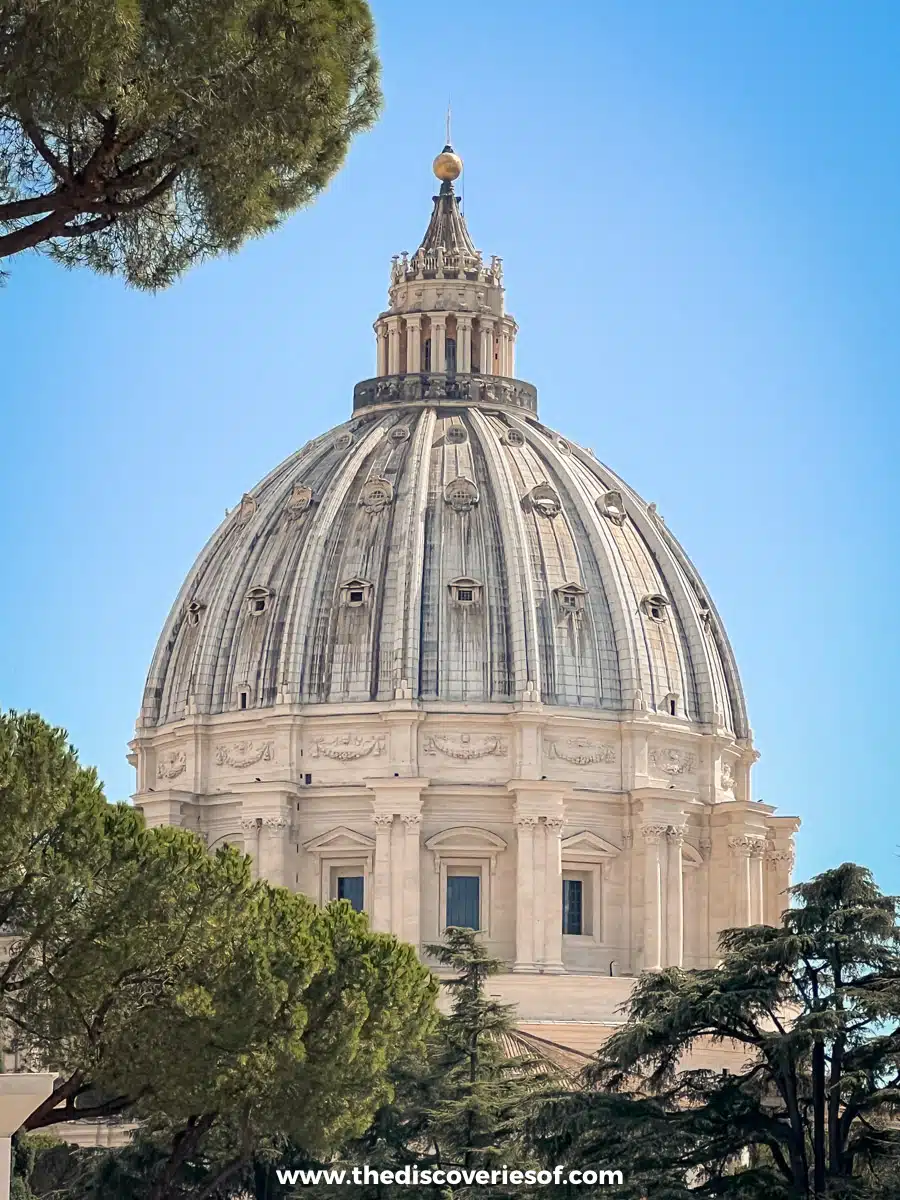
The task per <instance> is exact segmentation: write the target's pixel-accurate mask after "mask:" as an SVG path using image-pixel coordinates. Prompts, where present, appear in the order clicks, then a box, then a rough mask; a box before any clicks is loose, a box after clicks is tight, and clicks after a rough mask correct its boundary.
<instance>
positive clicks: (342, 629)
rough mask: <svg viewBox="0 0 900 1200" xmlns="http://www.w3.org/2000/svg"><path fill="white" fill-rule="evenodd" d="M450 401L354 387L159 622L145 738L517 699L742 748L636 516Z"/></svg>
mask: <svg viewBox="0 0 900 1200" xmlns="http://www.w3.org/2000/svg"><path fill="white" fill-rule="evenodd" d="M459 390H460V389H459V387H458V386H453V381H451V386H450V387H449V388H448V386H447V385H446V381H441V386H439V387H437V388H432V391H434V392H436V393H438V394H436V395H433V396H421V397H418V396H417V397H413V396H412V395H409V396H406V395H404V393H403V389H402V388H395V387H391V386H388V387H384V386H382V388H381V393H380V394H379V393H378V382H377V381H375V383H374V384H372V385H371V386H367V385H366V384H363V385H360V386H359V387H358V388H357V395H356V404H357V413H356V415H355V416H354V419H353V420H351V421H349V422H348V423H346V424H344V425H340V426H338V427H337V428H335V429H333V430H331V431H330V432H328V433H326V434H324V435H323V436H321V437H318V438H316V439H315V440H313V441H311V442H309V443H308V444H307V445H306V446H304V447H303V448H302V449H301V450H299V451H298V452H297V453H296V454H294V455H292V456H291V457H290V458H288V459H287V460H286V461H285V462H284V463H282V464H281V466H279V467H277V468H276V469H275V470H274V471H273V472H272V473H271V474H270V475H268V476H267V477H266V478H265V479H264V480H263V481H262V482H261V483H260V484H259V485H258V486H257V487H255V488H254V489H253V490H252V491H251V492H249V493H248V494H247V495H246V496H245V497H244V499H243V501H242V502H241V504H240V505H239V506H238V507H237V508H236V509H235V510H234V511H232V512H231V513H230V514H229V516H228V517H227V518H226V520H225V521H224V523H223V524H222V526H221V527H220V528H219V530H218V531H217V532H216V533H215V535H214V536H213V538H212V539H211V541H210V542H209V544H208V545H207V547H206V548H205V549H204V551H203V552H202V554H201V555H200V557H199V559H198V560H197V563H196V564H195V566H194V568H193V570H192V571H191V573H190V575H189V576H188V578H187V580H186V582H185V585H184V587H183V589H182V592H181V595H180V596H179V598H178V600H177V602H176V604H175V607H174V608H173V610H172V612H171V614H170V616H169V619H168V621H167V623H166V627H165V630H164V632H163V635H162V638H161V640H160V643H159V647H158V649H157V652H156V655H155V658H154V661H153V665H152V668H151V671H150V676H149V680H148V687H147V693H146V696H145V702H144V710H143V717H144V719H145V721H149V722H151V723H155V724H166V723H168V722H172V721H177V720H179V719H181V718H182V717H184V716H185V715H187V714H190V713H198V714H206V713H223V712H228V711H232V710H236V709H240V708H247V707H250V708H254V709H255V708H265V707H269V706H274V705H283V704H300V705H316V704H322V705H330V704H367V703H383V702H386V701H390V700H393V699H394V698H395V697H398V696H403V697H406V696H411V697H412V698H414V699H417V700H419V701H422V702H423V703H425V704H428V703H432V702H433V703H435V704H439V705H441V704H506V705H512V704H516V703H518V702H521V701H522V700H523V698H528V699H539V700H540V701H541V702H542V703H543V704H545V705H554V706H560V707H564V708H570V709H578V710H601V711H607V712H610V713H615V712H618V711H621V710H623V709H626V710H634V709H636V708H637V709H641V708H646V709H648V710H649V711H656V712H659V713H663V714H665V715H667V716H675V717H679V718H682V719H684V720H687V721H690V722H695V723H697V724H701V725H705V726H708V727H713V728H716V727H724V728H725V729H726V730H728V731H729V732H731V733H732V734H734V735H736V736H738V737H744V736H746V733H747V730H746V718H745V714H744V705H743V700H742V697H741V689H740V684H739V682H738V677H737V673H736V670H735V667H734V662H733V659H732V655H731V651H730V649H729V647H728V643H727V640H726V638H725V634H724V631H723V629H722V627H721V624H720V623H719V620H718V618H717V617H716V615H715V612H714V610H713V607H712V603H711V601H710V599H709V597H708V595H707V593H706V590H705V588H704V587H703V585H702V583H701V582H700V580H699V578H698V576H697V573H696V571H695V570H694V569H693V567H692V566H691V564H690V562H689V561H688V559H687V557H686V556H685V554H684V553H683V551H682V550H681V548H680V547H679V545H678V544H677V542H676V541H675V539H674V538H673V537H672V535H671V534H670V533H669V531H668V529H667V527H666V525H665V524H664V522H663V520H662V519H661V517H660V516H659V515H658V514H657V513H656V511H655V508H654V506H653V505H648V504H646V503H645V502H644V501H643V500H642V499H641V498H640V497H639V496H638V495H636V493H635V492H634V491H632V489H631V488H629V487H628V486H627V484H625V483H624V482H623V481H622V480H621V479H619V478H618V476H616V475H615V474H614V473H613V472H612V471H610V470H609V469H608V468H607V467H605V466H603V465H602V464H601V463H599V462H598V461H597V460H596V459H595V458H594V457H593V455H592V453H591V452H590V451H588V450H585V449H582V448H581V447H580V446H577V445H575V444H574V443H573V442H571V441H569V440H567V439H565V438H563V437H562V436H560V435H558V434H557V433H555V432H554V431H552V430H550V429H548V428H547V427H546V426H544V425H543V424H541V423H540V422H539V421H538V419H537V418H536V417H535V416H534V415H532V414H531V413H530V412H528V411H527V410H525V409H523V408H522V407H517V405H516V403H514V402H509V403H503V402H502V400H503V396H502V395H498V394H497V393H496V391H495V388H492V387H491V386H490V384H489V383H487V384H485V381H482V387H481V389H480V392H479V393H478V394H477V395H475V392H474V389H470V390H471V391H472V395H471V396H469V397H465V396H462V397H458V396H456V395H454V393H459ZM511 390H513V391H514V390H515V389H511ZM448 393H449V394H448ZM473 397H474V398H473ZM525 398H526V399H532V398H533V390H531V389H529V391H528V392H527V393H526V396H525ZM498 399H499V400H500V401H501V402H498ZM512 400H513V401H515V400H518V403H519V404H520V405H521V403H522V396H519V397H512Z"/></svg>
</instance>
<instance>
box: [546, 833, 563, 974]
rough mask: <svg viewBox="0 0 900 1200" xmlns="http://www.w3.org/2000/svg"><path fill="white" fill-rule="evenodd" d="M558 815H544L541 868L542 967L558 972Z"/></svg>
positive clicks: (559, 938) (559, 908)
mask: <svg viewBox="0 0 900 1200" xmlns="http://www.w3.org/2000/svg"><path fill="white" fill-rule="evenodd" d="M564 823H565V822H564V820H563V818H562V817H556V816H552V817H545V819H544V840H545V858H544V862H545V867H544V895H545V896H546V900H545V902H544V911H545V912H546V914H547V919H546V923H545V925H544V954H543V964H544V970H545V971H547V972H549V973H552V974H559V973H560V972H562V970H563V961H562V829H563V825H564Z"/></svg>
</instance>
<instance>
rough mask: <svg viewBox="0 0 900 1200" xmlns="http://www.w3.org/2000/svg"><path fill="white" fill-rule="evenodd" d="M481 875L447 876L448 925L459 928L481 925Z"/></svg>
mask: <svg viewBox="0 0 900 1200" xmlns="http://www.w3.org/2000/svg"><path fill="white" fill-rule="evenodd" d="M480 893H481V877H480V876H479V875H448V876H447V925H448V927H449V926H451V925H454V926H456V927H457V928H459V929H479V928H480V927H481V921H480V917H481V895H480Z"/></svg>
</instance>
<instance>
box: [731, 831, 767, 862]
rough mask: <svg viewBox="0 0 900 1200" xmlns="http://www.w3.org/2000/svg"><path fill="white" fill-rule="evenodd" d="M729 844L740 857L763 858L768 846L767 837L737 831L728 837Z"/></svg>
mask: <svg viewBox="0 0 900 1200" xmlns="http://www.w3.org/2000/svg"><path fill="white" fill-rule="evenodd" d="M728 845H729V847H730V848H731V851H732V853H733V854H735V855H737V856H738V857H739V858H761V857H762V855H763V853H764V851H765V847H766V839H765V838H764V837H758V836H756V835H754V834H747V833H736V834H732V835H731V836H730V837H729V839H728Z"/></svg>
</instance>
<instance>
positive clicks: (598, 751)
mask: <svg viewBox="0 0 900 1200" xmlns="http://www.w3.org/2000/svg"><path fill="white" fill-rule="evenodd" d="M544 753H545V754H546V755H547V757H548V758H561V759H564V760H565V761H566V762H567V763H572V764H573V765H574V766H576V767H589V766H591V765H593V764H594V763H614V762H615V761H616V751H615V747H613V746H610V745H607V744H606V743H605V742H593V741H591V739H590V738H585V737H570V738H565V739H563V740H562V741H558V742H553V741H545V742H544Z"/></svg>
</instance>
